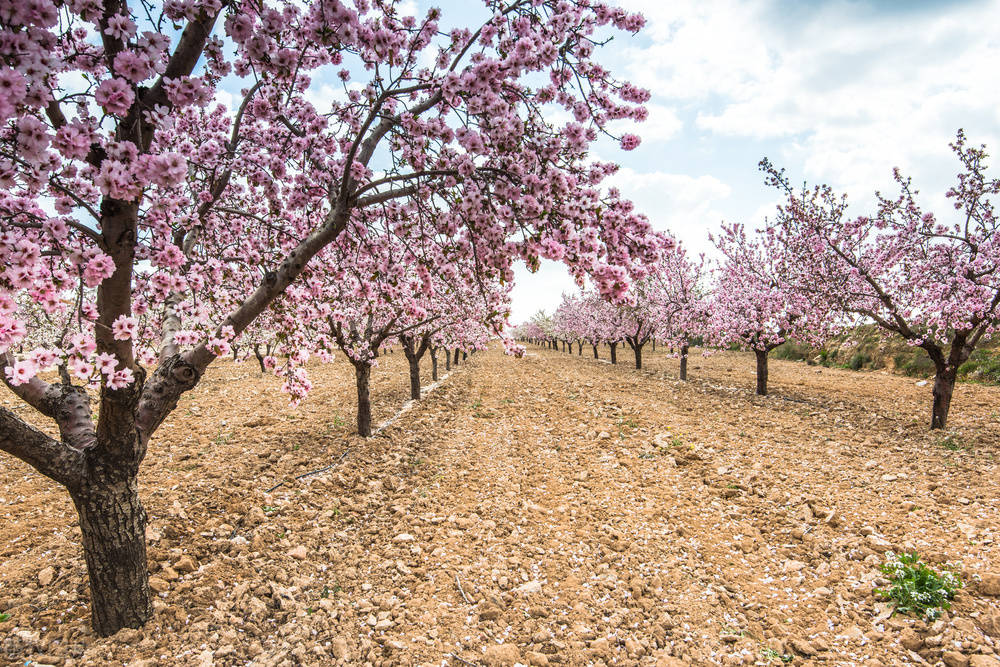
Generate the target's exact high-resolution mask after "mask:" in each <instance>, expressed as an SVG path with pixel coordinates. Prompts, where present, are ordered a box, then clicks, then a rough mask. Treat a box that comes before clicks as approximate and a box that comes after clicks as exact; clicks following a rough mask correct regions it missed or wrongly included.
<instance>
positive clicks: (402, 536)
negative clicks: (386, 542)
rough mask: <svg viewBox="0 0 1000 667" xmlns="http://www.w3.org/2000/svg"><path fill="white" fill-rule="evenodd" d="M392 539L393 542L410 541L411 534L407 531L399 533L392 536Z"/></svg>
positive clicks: (411, 539) (411, 538)
mask: <svg viewBox="0 0 1000 667" xmlns="http://www.w3.org/2000/svg"><path fill="white" fill-rule="evenodd" d="M392 541H393V542H412V541H413V535H410V534H409V533H400V534H399V535H397V536H396V537H394V538H392Z"/></svg>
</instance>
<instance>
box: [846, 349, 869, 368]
mask: <svg viewBox="0 0 1000 667" xmlns="http://www.w3.org/2000/svg"><path fill="white" fill-rule="evenodd" d="M871 363H872V359H871V357H869V356H868V355H867V354H865V353H864V352H858V353H857V354H855V355H854V356H853V357H851V360H850V361H848V362H847V366H848V368H850V369H851V370H852V371H860V370H861V369H862V368H864V367H865V366H868V365H869V364H871Z"/></svg>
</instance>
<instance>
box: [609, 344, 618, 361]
mask: <svg viewBox="0 0 1000 667" xmlns="http://www.w3.org/2000/svg"><path fill="white" fill-rule="evenodd" d="M608 347H610V348H611V363H613V364H617V363H618V343H608Z"/></svg>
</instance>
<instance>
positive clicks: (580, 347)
mask: <svg viewBox="0 0 1000 667" xmlns="http://www.w3.org/2000/svg"><path fill="white" fill-rule="evenodd" d="M577 346H578V347H579V349H577V351H576V356H578V357H582V356H583V341H582V340H581V341H578V342H577Z"/></svg>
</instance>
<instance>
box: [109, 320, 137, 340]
mask: <svg viewBox="0 0 1000 667" xmlns="http://www.w3.org/2000/svg"><path fill="white" fill-rule="evenodd" d="M137 327H138V323H137V322H136V321H135V318H134V317H130V316H128V315H119V316H118V317H117V318H115V321H114V322H112V323H111V332H112V333H113V334H114V337H115V340H130V339H132V338H134V337H135V334H136V329H137Z"/></svg>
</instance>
